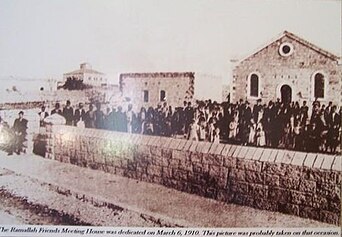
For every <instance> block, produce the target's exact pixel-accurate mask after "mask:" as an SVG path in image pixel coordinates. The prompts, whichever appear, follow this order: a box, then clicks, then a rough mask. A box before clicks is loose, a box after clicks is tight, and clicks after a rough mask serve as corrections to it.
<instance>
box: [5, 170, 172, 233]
mask: <svg viewBox="0 0 342 237" xmlns="http://www.w3.org/2000/svg"><path fill="white" fill-rule="evenodd" d="M0 180H1V186H0V210H1V211H0V223H1V224H32V225H95V226H146V227H159V226H163V224H162V223H160V222H158V221H156V220H153V218H151V217H149V216H145V215H142V214H139V213H136V212H132V211H128V210H125V209H123V208H121V207H118V206H114V205H110V204H106V203H96V202H94V201H93V202H92V201H91V200H87V199H86V198H85V197H79V196H77V197H75V196H72V195H71V194H70V192H68V191H62V190H61V189H59V188H57V187H55V186H52V185H50V184H47V183H41V182H39V181H38V180H35V179H30V178H28V177H24V176H22V175H18V174H15V173H14V172H12V171H10V170H6V169H1V170H0ZM170 226H171V225H170Z"/></svg>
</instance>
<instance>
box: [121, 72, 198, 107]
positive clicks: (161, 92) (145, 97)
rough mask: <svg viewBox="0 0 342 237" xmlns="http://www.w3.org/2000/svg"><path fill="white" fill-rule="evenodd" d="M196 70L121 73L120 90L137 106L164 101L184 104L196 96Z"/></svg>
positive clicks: (170, 103)
mask: <svg viewBox="0 0 342 237" xmlns="http://www.w3.org/2000/svg"><path fill="white" fill-rule="evenodd" d="M194 80H195V73H194V72H155V73H123V74H120V90H121V92H122V96H123V97H127V98H129V99H130V101H131V102H132V103H133V104H134V105H135V106H138V107H140V106H144V107H147V106H156V105H157V104H159V103H162V102H163V101H167V103H168V104H169V105H171V106H175V107H177V106H182V105H183V101H192V99H193V97H194Z"/></svg>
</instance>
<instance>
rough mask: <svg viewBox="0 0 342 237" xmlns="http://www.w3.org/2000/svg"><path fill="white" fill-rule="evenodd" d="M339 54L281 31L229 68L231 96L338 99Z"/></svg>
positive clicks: (255, 98) (263, 99) (339, 98)
mask: <svg viewBox="0 0 342 237" xmlns="http://www.w3.org/2000/svg"><path fill="white" fill-rule="evenodd" d="M341 74H342V70H341V65H340V64H339V57H337V56H336V55H333V54H332V53H329V52H327V51H325V50H323V49H321V48H319V47H317V46H315V45H313V44H312V43H309V42H308V41H306V40H304V39H302V38H300V37H298V36H296V35H294V34H292V33H290V32H287V31H285V32H284V33H283V34H282V35H280V36H279V37H278V38H277V39H275V40H274V41H272V42H271V43H269V44H267V45H266V46H265V47H263V48H261V49H260V50H258V51H256V52H255V53H253V54H252V55H250V56H248V57H247V58H245V59H243V60H241V61H240V62H239V63H238V64H237V66H236V67H235V69H234V71H233V85H232V99H233V101H234V102H236V101H238V100H239V99H243V100H248V101H250V102H252V103H255V101H256V100H257V99H262V101H263V103H266V102H268V101H269V100H273V101H275V100H276V99H277V98H279V99H281V100H282V101H283V102H285V103H287V102H291V101H299V102H300V103H301V102H302V101H304V100H306V101H307V102H308V103H309V104H311V103H312V102H313V101H314V100H315V99H317V100H318V101H321V102H322V103H324V104H327V103H328V102H329V101H333V103H335V104H340V103H341V92H342V91H341V76H342V75H341Z"/></svg>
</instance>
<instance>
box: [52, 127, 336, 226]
mask: <svg viewBox="0 0 342 237" xmlns="http://www.w3.org/2000/svg"><path fill="white" fill-rule="evenodd" d="M48 137H49V139H48V142H47V143H48V147H47V151H48V152H47V154H46V158H50V159H55V160H58V161H61V162H66V163H71V164H75V165H78V166H82V167H89V168H92V169H97V170H103V171H105V172H109V173H112V174H116V175H121V176H125V177H128V178H133V179H137V180H141V181H146V182H152V183H157V184H161V185H164V186H166V187H170V188H174V189H177V190H180V191H184V192H188V193H193V194H197V195H200V196H204V197H208V198H212V199H216V200H219V201H223V202H226V203H236V204H240V205H246V206H250V207H254V208H259V209H263V210H270V211H278V212H282V213H287V214H291V215H296V216H301V217H304V218H311V219H316V220H319V221H322V222H327V223H332V224H336V225H340V212H341V180H342V171H341V157H340V156H333V155H325V154H313V153H303V152H295V151H287V150H277V149H267V148H265V149H264V148H256V147H246V146H236V145H229V144H213V143H208V142H196V141H188V140H182V139H173V138H165V137H156V136H145V135H139V134H127V133H118V132H111V131H103V130H95V129H80V128H76V127H68V126H63V125H58V126H57V125H55V126H53V127H52V130H51V128H49V129H48Z"/></svg>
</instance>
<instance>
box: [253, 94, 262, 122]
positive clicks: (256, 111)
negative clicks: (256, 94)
mask: <svg viewBox="0 0 342 237" xmlns="http://www.w3.org/2000/svg"><path fill="white" fill-rule="evenodd" d="M261 109H262V105H261V99H258V100H257V103H256V105H254V107H253V120H254V122H255V123H257V122H258V121H259V119H260V118H259V112H260V111H261Z"/></svg>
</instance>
